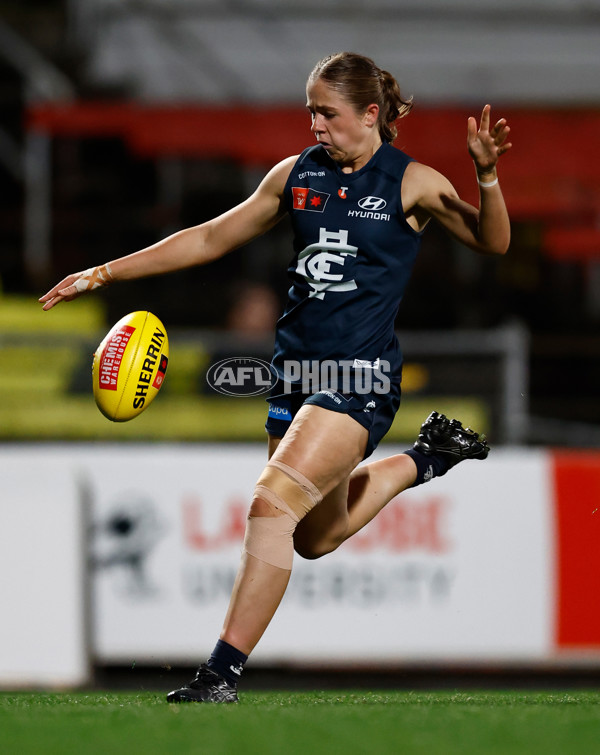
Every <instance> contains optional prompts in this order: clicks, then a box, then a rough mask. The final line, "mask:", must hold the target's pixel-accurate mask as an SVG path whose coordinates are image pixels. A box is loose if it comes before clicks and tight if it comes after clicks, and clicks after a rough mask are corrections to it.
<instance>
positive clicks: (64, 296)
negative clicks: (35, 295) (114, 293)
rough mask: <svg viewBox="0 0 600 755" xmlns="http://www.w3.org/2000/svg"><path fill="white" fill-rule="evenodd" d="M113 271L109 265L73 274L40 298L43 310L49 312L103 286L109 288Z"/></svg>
mask: <svg viewBox="0 0 600 755" xmlns="http://www.w3.org/2000/svg"><path fill="white" fill-rule="evenodd" d="M112 279H113V276H112V271H111V269H110V266H109V265H108V263H107V264H106V265H100V267H90V268H89V269H88V270H84V271H83V272H79V273H73V274H71V275H67V277H66V278H63V279H62V280H61V282H60V283H57V285H56V286H54V288H51V289H50V291H48V293H46V294H44V295H43V296H40V298H39V299H38V301H40V302H41V303H42V304H43V305H44V306H43V307H42V309H43V310H44V311H48V310H49V309H52V307H55V306H56V305H57V304H60V302H61V301H72V300H73V299H76V298H77V297H78V296H80V295H81V294H84V293H86V292H87V291H93V290H94V289H95V288H100V287H101V286H108V284H109V283H110V282H111V281H112Z"/></svg>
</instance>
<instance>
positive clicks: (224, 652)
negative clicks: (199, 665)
mask: <svg viewBox="0 0 600 755" xmlns="http://www.w3.org/2000/svg"><path fill="white" fill-rule="evenodd" d="M247 660H248V656H247V655H244V654H243V653H242V652H240V651H239V650H237V649H236V648H234V647H233V645H230V644H229V643H228V642H225V641H224V640H218V641H217V644H216V645H215V649H214V650H213V651H212V655H211V656H210V658H209V659H208V661H207V663H206V665H207V666H208V667H209V668H210V669H212V670H213V671H216V672H217V674H221V676H222V677H224V678H225V679H227V681H228V682H229V684H234V685H235V684H237V683H238V681H239V678H240V676H241V675H242V671H243V670H244V663H246V661H247Z"/></svg>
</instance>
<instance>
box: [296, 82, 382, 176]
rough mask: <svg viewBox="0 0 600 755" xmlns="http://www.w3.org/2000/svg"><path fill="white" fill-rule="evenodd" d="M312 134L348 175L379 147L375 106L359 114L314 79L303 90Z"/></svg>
mask: <svg viewBox="0 0 600 755" xmlns="http://www.w3.org/2000/svg"><path fill="white" fill-rule="evenodd" d="M306 107H307V108H308V110H309V111H310V115H311V119H312V125H311V131H312V132H313V133H314V135H315V136H316V138H317V141H318V142H319V144H322V145H323V148H324V149H325V150H326V151H327V153H328V154H329V156H330V157H331V158H332V159H333V160H335V161H336V162H338V163H340V164H341V166H342V168H343V169H347V170H348V171H349V172H350V171H353V170H358V169H359V168H361V167H362V166H363V165H365V164H366V163H367V162H368V161H369V160H370V158H371V157H372V156H373V154H374V152H375V151H376V150H377V149H378V148H379V146H380V145H381V138H380V136H379V130H378V128H377V115H378V113H379V108H378V107H377V105H370V106H369V107H368V108H367V110H366V111H365V112H364V113H362V114H359V113H357V112H356V110H355V109H354V107H353V106H352V105H351V104H350V103H349V102H347V101H346V100H345V99H344V98H343V97H342V95H341V94H339V93H338V92H336V91H335V90H334V89H332V88H331V87H330V86H328V85H327V84H326V83H325V82H324V81H323V80H322V79H317V80H316V81H313V82H312V83H310V84H309V85H308V86H307V88H306Z"/></svg>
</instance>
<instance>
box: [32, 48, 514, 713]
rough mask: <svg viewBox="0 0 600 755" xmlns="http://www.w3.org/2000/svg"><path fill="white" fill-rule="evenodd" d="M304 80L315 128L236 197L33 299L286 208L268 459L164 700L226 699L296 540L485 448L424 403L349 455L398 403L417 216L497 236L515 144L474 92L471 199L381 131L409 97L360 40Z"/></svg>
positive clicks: (260, 228)
mask: <svg viewBox="0 0 600 755" xmlns="http://www.w3.org/2000/svg"><path fill="white" fill-rule="evenodd" d="M306 98H307V108H308V111H309V113H310V117H311V131H312V133H313V135H314V137H315V138H316V142H317V144H316V145H314V146H312V147H309V148H308V149H306V150H305V151H304V152H302V154H301V155H299V156H298V155H294V156H293V157H289V158H287V159H285V160H283V161H282V162H280V163H279V164H278V165H276V166H275V167H274V168H273V169H272V170H271V171H270V172H269V173H268V174H267V175H266V177H265V178H264V180H263V181H262V183H261V184H260V186H259V187H258V189H257V190H256V191H255V192H254V194H252V196H250V197H249V198H248V199H247V200H246V201H244V202H242V203H241V204H240V205H238V206H237V207H234V208H233V209H231V210H229V211H228V212H226V213H224V214H223V215H221V216H219V217H217V218H215V219H213V220H211V221H209V222H206V223H203V224H202V225H198V226H195V227H191V228H187V229H185V230H182V231H180V232H178V233H175V234H174V235H172V236H169V237H168V238H166V239H163V240H162V241H159V242H158V243H156V244H154V245H153V246H150V247H148V248H146V249H143V250H141V251H139V252H136V253H134V254H130V255H128V256H125V257H120V258H118V259H115V260H112V261H110V262H108V263H105V264H103V265H100V266H99V267H95V268H91V269H89V270H86V271H83V272H78V273H74V274H72V275H69V276H67V277H66V278H65V279H64V280H62V281H61V282H60V283H59V284H58V285H56V286H54V288H52V289H51V290H50V291H49V292H48V293H47V294H46V295H45V296H43V297H41V299H40V301H41V302H43V309H45V310H49V309H51V308H52V307H54V306H55V305H56V304H58V303H59V302H61V301H71V300H72V299H74V298H76V297H77V296H79V295H81V294H82V293H85V292H86V291H90V290H93V289H96V288H98V287H101V286H106V285H108V284H110V283H113V282H114V281H125V280H132V279H135V278H141V277H144V276H150V275H160V274H162V273H167V272H170V271H174V270H181V269H182V268H187V267H191V266H193V265H204V264H207V263H209V262H211V261H212V260H215V259H218V258H219V257H221V256H223V255H224V254H227V253H228V252H230V251H231V250H233V249H235V248H237V247H240V246H241V245H243V244H246V243H248V242H249V241H250V240H251V239H254V238H255V237H257V236H259V235H260V234H263V233H265V232H266V231H268V230H269V229H270V228H272V227H273V226H274V225H275V224H276V223H277V222H278V221H279V220H280V219H281V218H282V217H283V216H284V215H285V214H286V213H288V214H289V215H290V216H291V219H292V224H293V229H294V251H295V255H294V258H293V261H292V263H291V265H290V268H289V274H290V277H291V281H292V285H291V288H290V292H289V300H288V303H287V306H286V308H285V311H284V313H283V315H282V317H281V318H280V320H279V321H278V324H277V331H276V344H275V352H274V357H273V369H274V372H275V374H276V375H277V380H276V382H275V384H274V386H273V389H272V391H271V395H270V398H269V413H268V419H267V424H266V428H267V431H268V444H269V461H268V463H267V465H266V467H265V469H264V471H263V473H262V474H261V476H260V478H259V480H258V482H257V485H256V488H255V490H254V497H253V500H252V504H251V506H250V511H249V515H248V520H247V527H246V537H245V542H244V551H243V555H242V560H241V564H240V568H239V572H238V576H237V579H236V582H235V586H234V588H233V593H232V596H231V602H230V605H229V610H228V612H227V615H226V618H225V622H224V625H223V629H222V632H221V636H220V639H219V640H218V641H217V644H216V646H215V649H214V651H213V654H212V655H211V657H210V659H209V660H208V661H207V663H205V664H202V665H201V666H200V668H199V670H198V673H197V675H196V678H195V679H194V680H193V681H191V682H190V683H189V684H188V685H186V686H184V687H182V688H181V689H178V690H174V691H173V692H171V693H170V694H169V695H168V700H169V701H171V702H236V701H237V682H238V679H239V676H240V674H241V673H242V669H243V666H244V664H245V662H246V660H247V657H248V655H249V654H250V653H251V651H252V650H253V648H254V647H255V645H256V643H257V642H258V641H259V639H260V638H261V636H262V634H263V632H264V631H265V629H266V627H267V625H268V624H269V622H270V620H271V618H272V617H273V615H274V613H275V611H276V609H277V607H278V605H279V602H280V601H281V599H282V597H283V594H284V592H285V589H286V586H287V584H288V581H289V578H290V574H291V569H292V560H293V553H294V550H296V551H297V552H298V553H299V554H300V555H301V556H303V557H305V558H319V557H320V556H323V555H324V554H326V553H329V552H331V551H333V550H334V549H335V548H337V547H338V546H339V545H340V544H341V543H342V542H344V541H345V540H347V539H348V538H349V537H351V536H352V535H353V534H354V533H355V532H357V531H358V530H360V529H361V528H362V527H364V525H365V524H367V523H368V522H369V521H370V520H371V519H372V518H373V517H374V516H375V515H376V514H377V513H378V512H379V511H380V510H381V509H382V508H383V507H384V506H385V505H386V503H388V502H389V501H390V500H391V499H392V498H394V497H395V496H396V495H397V494H398V493H400V492H401V491H403V490H405V489H406V488H408V487H411V486H413V485H417V484H421V483H423V482H425V481H427V480H429V479H431V478H432V477H435V476H439V475H442V474H445V473H446V472H447V471H448V469H449V468H450V467H452V466H454V465H455V464H456V463H458V462H460V461H462V460H463V459H470V458H476V459H483V458H485V457H486V456H487V454H488V446H487V443H486V442H485V440H484V439H483V438H480V437H479V436H478V435H477V433H475V432H473V431H472V430H469V429H464V428H463V427H462V425H461V424H460V422H458V421H456V420H448V419H447V418H446V417H444V416H443V415H438V414H437V413H435V412H434V413H432V414H431V415H430V417H428V419H427V420H426V421H425V423H424V424H423V426H422V428H421V433H420V435H419V437H418V439H417V441H416V442H415V444H414V446H413V448H411V449H410V450H408V451H407V452H405V453H403V454H398V455H395V456H392V457H390V458H387V459H384V460H381V461H376V462H372V463H369V464H364V465H361V466H360V467H359V466H358V464H359V462H361V461H362V460H363V459H365V458H366V457H367V456H369V454H371V453H372V451H373V449H374V448H375V447H376V446H377V444H378V443H379V441H380V440H381V438H382V437H383V436H384V435H385V433H386V432H387V430H388V429H389V427H390V425H391V423H392V421H393V418H394V415H395V413H396V411H397V410H398V407H399V403H400V377H401V366H402V355H401V351H400V347H399V344H398V342H397V339H396V336H395V334H394V320H395V317H396V313H397V310H398V306H399V303H400V300H401V298H402V295H403V292H404V290H405V288H406V285H407V283H408V280H409V277H410V273H411V270H412V266H413V263H414V260H415V257H416V254H417V251H418V248H419V243H420V240H421V235H422V233H423V231H424V230H425V227H426V226H427V224H428V223H429V221H430V220H431V219H434V220H436V221H437V222H438V223H440V224H441V225H442V226H443V227H444V228H445V229H446V230H447V231H448V233H450V234H451V235H452V236H453V237H454V238H456V239H458V241H460V242H462V243H463V244H465V245H466V246H468V247H470V248H471V249H473V250H474V251H475V252H478V253H482V254H491V255H503V254H504V253H505V252H506V251H507V249H508V245H509V240H510V225H509V218H508V214H507V210H506V207H505V204H504V200H503V197H502V192H501V190H500V185H499V182H498V176H497V173H496V166H497V163H498V159H499V158H500V156H501V155H503V154H504V153H505V152H506V151H507V150H508V149H510V147H511V144H510V143H509V142H508V133H509V127H508V125H507V123H506V121H505V119H500V120H498V121H496V122H495V123H494V124H493V125H492V123H491V120H490V117H491V116H490V106H489V105H486V106H485V107H484V108H483V112H482V114H481V119H480V122H479V124H477V121H476V119H475V118H472V117H471V118H469V120H468V124H467V147H468V151H469V154H470V156H471V158H472V160H473V162H474V167H475V176H474V177H475V179H476V180H477V183H478V184H479V207H478V208H476V207H473V206H472V205H470V204H468V203H466V202H464V201H463V200H461V199H460V197H459V196H458V194H457V192H456V191H455V189H454V188H453V186H452V184H451V183H450V181H448V179H447V178H445V177H444V176H443V175H441V174H440V173H438V172H437V171H435V170H434V169H432V168H430V167H428V166H427V165H423V164H421V163H419V162H416V161H415V160H413V159H411V158H410V157H409V156H408V155H406V154H405V153H404V152H402V151H400V150H398V149H396V148H394V147H393V146H392V142H393V140H394V139H395V137H396V134H397V132H396V121H397V120H398V118H401V117H403V116H405V115H407V114H408V112H409V111H410V108H411V103H410V101H407V100H405V99H403V98H402V96H401V93H400V89H399V87H398V84H397V82H396V80H395V79H394V78H393V77H392V76H391V75H390V74H389V73H388V72H386V71H383V70H381V69H380V68H378V67H377V66H376V65H375V63H374V62H373V61H372V60H370V59H369V58H366V57H364V56H361V55H357V54H353V53H339V54H336V55H331V56H328V57H326V58H324V59H323V60H321V61H320V62H319V63H318V64H317V65H316V66H315V68H314V69H313V71H312V72H311V74H310V76H309V78H308V82H307V87H306ZM324 363H327V370H326V379H324V380H323V379H321V377H320V376H322V374H323V370H319V365H323V364H324ZM315 365H316V367H315ZM332 365H333V368H332Z"/></svg>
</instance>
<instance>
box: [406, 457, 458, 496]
mask: <svg viewBox="0 0 600 755" xmlns="http://www.w3.org/2000/svg"><path fill="white" fill-rule="evenodd" d="M404 453H405V454H406V455H407V456H410V458H411V459H412V460H413V461H414V462H415V464H416V465H417V479H416V480H415V481H414V482H413V484H412V485H411V487H412V488H415V487H416V486H417V485H422V484H423V483H424V482H429V480H432V479H433V478H434V477H441V476H442V475H445V474H446V472H447V471H448V470H449V469H450V466H451V464H449V462H448V460H447V459H446V458H445V457H444V456H442V455H441V454H431V456H426V455H425V454H423V453H421V452H420V451H417V450H416V449H414V448H409V449H408V451H404Z"/></svg>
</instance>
